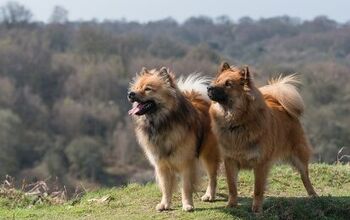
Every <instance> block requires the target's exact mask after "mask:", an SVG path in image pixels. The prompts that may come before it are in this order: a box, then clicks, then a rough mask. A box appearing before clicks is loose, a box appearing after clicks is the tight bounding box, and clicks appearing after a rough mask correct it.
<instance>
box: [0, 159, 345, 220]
mask: <svg viewBox="0 0 350 220" xmlns="http://www.w3.org/2000/svg"><path fill="white" fill-rule="evenodd" d="M310 175H311V180H312V182H313V184H314V187H315V189H316V191H317V192H318V194H319V195H320V197H319V198H308V197H306V191H305V189H304V187H303V185H302V183H301V180H300V178H299V175H298V174H297V173H296V172H295V171H293V170H292V169H291V168H289V167H288V166H276V167H275V168H274V169H273V170H272V172H271V174H270V176H269V185H268V186H267V191H266V199H265V202H264V213H263V215H261V216H258V217H256V216H255V215H254V214H252V213H251V211H250V206H251V202H252V199H251V195H252V189H253V176H252V173H251V172H249V171H244V172H241V173H240V176H239V177H240V181H239V206H238V207H237V208H232V209H227V208H224V207H225V204H226V201H225V200H226V199H225V198H226V197H227V190H226V189H227V187H226V182H225V179H224V178H220V181H219V189H218V191H219V192H218V194H219V195H218V198H217V201H216V202H213V203H205V202H202V201H200V196H201V195H202V194H203V192H198V193H196V194H195V195H194V201H195V208H196V209H195V211H194V212H191V213H186V212H183V211H182V210H181V196H180V193H179V192H177V193H175V195H174V200H173V205H172V208H173V210H171V211H167V212H163V213H158V212H156V211H155V206H156V204H157V203H158V202H159V200H160V196H161V194H160V192H159V190H158V188H157V186H156V185H155V184H147V185H144V186H141V185H138V184H130V185H128V186H126V187H123V188H109V189H100V190H98V191H93V192H89V193H87V194H86V195H85V196H84V197H82V198H81V199H80V200H79V201H68V202H66V203H65V204H63V205H47V204H41V205H40V204H38V205H34V206H31V205H29V204H30V203H28V202H27V200H26V199H25V198H24V200H25V202H20V201H16V202H15V203H14V202H13V201H12V200H11V199H9V198H4V197H2V198H1V197H0V219H60V220H61V219H142V220H146V219H152V220H154V219H256V218H258V219H350V166H349V165H325V164H312V165H311V166H310ZM105 196H108V197H109V198H110V201H109V202H102V203H99V202H98V201H91V200H94V199H95V200H96V199H100V198H103V197H105Z"/></svg>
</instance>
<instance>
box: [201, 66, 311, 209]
mask: <svg viewBox="0 0 350 220" xmlns="http://www.w3.org/2000/svg"><path fill="white" fill-rule="evenodd" d="M296 83H299V82H298V81H297V79H296V77H295V76H293V75H292V76H287V77H284V78H281V77H280V78H278V79H275V80H272V81H271V82H270V83H269V85H266V86H264V87H261V88H257V87H255V85H254V82H253V80H252V78H251V76H250V73H249V69H248V67H244V68H236V67H230V65H229V64H227V63H223V64H222V65H221V67H220V68H219V70H218V74H217V77H216V79H215V80H214V81H213V83H212V84H211V86H210V87H209V88H208V95H209V97H210V98H211V99H212V100H213V103H212V105H211V108H210V116H211V119H212V125H213V131H214V133H215V135H216V136H217V139H218V141H219V146H220V150H221V152H222V155H223V158H224V164H225V169H226V176H227V183H228V188H229V201H228V206H229V207H233V206H236V205H237V175H238V171H239V170H240V169H253V170H254V175H255V186H254V199H253V205H252V210H253V211H254V212H261V211H262V202H263V194H264V189H265V185H266V180H267V175H268V172H269V169H270V167H271V166H272V165H273V163H274V162H276V161H277V160H283V161H287V162H289V163H290V164H291V165H292V166H293V167H295V168H296V169H297V170H298V171H299V173H300V175H301V179H302V181H303V184H304V186H305V188H306V190H307V192H308V194H309V195H312V196H315V195H316V193H315V191H314V189H313V187H312V185H311V182H310V179H309V174H308V162H309V160H310V157H311V155H312V149H311V147H310V145H309V143H308V141H307V139H306V137H305V133H304V130H303V128H302V126H301V124H300V120H299V117H300V116H301V114H302V112H303V108H304V105H303V101H302V98H301V96H300V94H299V93H298V91H297V89H296V87H295V84H296Z"/></svg>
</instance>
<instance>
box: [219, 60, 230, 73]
mask: <svg viewBox="0 0 350 220" xmlns="http://www.w3.org/2000/svg"><path fill="white" fill-rule="evenodd" d="M230 68H231V67H230V64H228V63H227V62H226V61H224V62H222V63H221V64H220V66H219V69H218V73H222V72H224V71H225V70H228V69H230Z"/></svg>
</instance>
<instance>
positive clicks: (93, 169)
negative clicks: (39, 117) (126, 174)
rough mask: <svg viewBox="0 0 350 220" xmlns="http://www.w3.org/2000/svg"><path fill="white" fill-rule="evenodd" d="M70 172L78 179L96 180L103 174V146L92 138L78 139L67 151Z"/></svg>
mask: <svg viewBox="0 0 350 220" xmlns="http://www.w3.org/2000/svg"><path fill="white" fill-rule="evenodd" d="M65 153H66V156H67V158H68V161H69V163H70V171H71V172H72V173H73V175H75V176H76V177H78V178H89V179H90V180H96V179H97V177H98V174H100V173H101V172H102V145H101V143H99V142H98V141H97V140H95V139H93V138H90V137H87V136H85V137H77V138H76V139H74V140H73V141H72V142H71V143H70V144H69V145H68V146H67V148H66V150H65Z"/></svg>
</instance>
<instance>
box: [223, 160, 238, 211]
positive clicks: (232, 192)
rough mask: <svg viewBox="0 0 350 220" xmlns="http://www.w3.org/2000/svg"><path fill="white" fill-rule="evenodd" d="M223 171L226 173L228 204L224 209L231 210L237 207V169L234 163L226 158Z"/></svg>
mask: <svg viewBox="0 0 350 220" xmlns="http://www.w3.org/2000/svg"><path fill="white" fill-rule="evenodd" d="M224 164H225V171H226V181H227V186H228V191H229V195H228V202H227V205H226V207H227V208H232V207H235V206H237V179H238V167H237V164H236V162H235V161H234V160H233V159H231V158H228V157H226V158H225V159H224Z"/></svg>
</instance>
